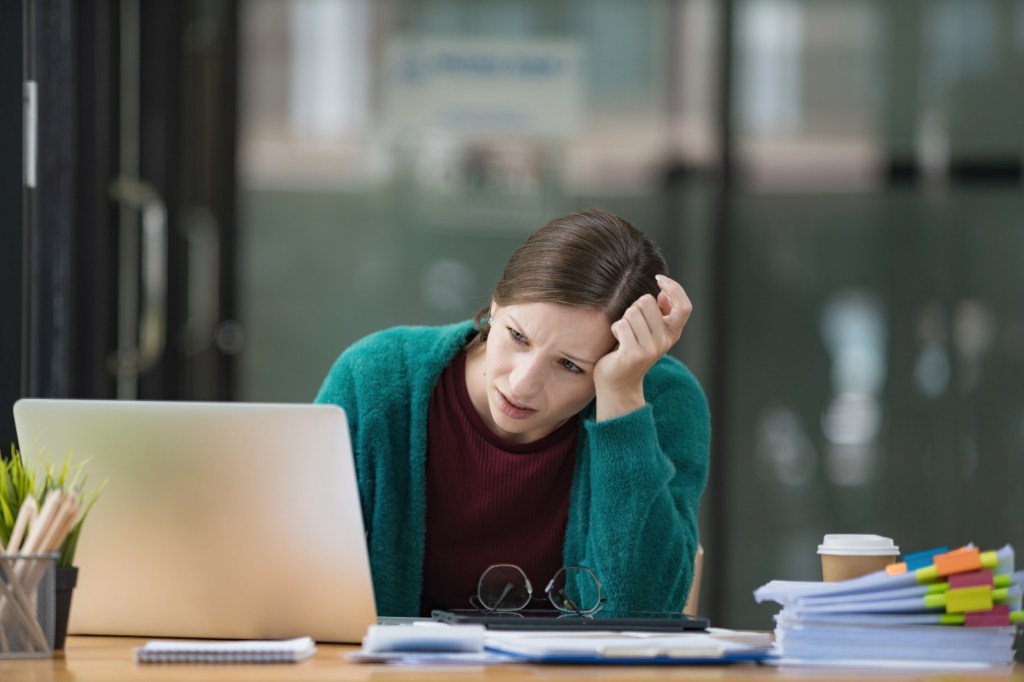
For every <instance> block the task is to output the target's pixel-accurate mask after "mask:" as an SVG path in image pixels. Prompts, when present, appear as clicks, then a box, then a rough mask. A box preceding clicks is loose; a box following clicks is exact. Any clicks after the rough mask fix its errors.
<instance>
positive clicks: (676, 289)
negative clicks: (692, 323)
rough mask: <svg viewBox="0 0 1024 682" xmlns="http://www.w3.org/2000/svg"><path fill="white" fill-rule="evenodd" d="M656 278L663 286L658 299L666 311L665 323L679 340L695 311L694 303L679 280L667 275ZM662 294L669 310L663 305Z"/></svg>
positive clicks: (662, 308)
mask: <svg viewBox="0 0 1024 682" xmlns="http://www.w3.org/2000/svg"><path fill="white" fill-rule="evenodd" d="M655 278H656V279H657V280H658V286H659V287H661V293H660V294H658V301H659V307H660V309H661V311H662V312H663V313H664V319H665V324H666V325H668V328H669V329H670V330H671V334H672V338H673V340H674V341H675V340H678V339H679V336H680V334H682V332H683V327H684V326H686V321H687V320H688V319H690V313H691V312H693V304H692V303H691V302H690V297H689V296H687V295H686V291H685V290H684V289H683V287H682V285H681V284H679V282H677V281H675V280H674V279H672V278H670V277H666V276H665V275H656V276H655ZM662 294H664V296H665V299H666V301H667V303H668V306H669V309H668V310H667V311H666V310H665V307H664V306H663V305H662Z"/></svg>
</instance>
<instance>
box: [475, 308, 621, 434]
mask: <svg viewBox="0 0 1024 682" xmlns="http://www.w3.org/2000/svg"><path fill="white" fill-rule="evenodd" d="M614 345H615V338H614V337H613V336H612V333H611V324H610V323H609V322H608V320H607V318H606V317H605V316H604V313H602V312H601V311H599V310H588V309H582V308H573V307H569V306H564V305H557V304H554V303H524V304H520V305H509V306H498V305H496V304H494V305H492V306H491V331H490V334H489V336H488V337H487V343H486V345H485V350H484V356H483V360H482V363H472V364H471V368H472V369H471V371H469V372H468V374H469V376H467V378H466V383H467V387H468V388H469V393H470V396H471V398H472V399H473V404H474V406H475V407H476V408H477V411H478V412H479V413H480V416H481V417H483V419H484V421H485V422H486V423H487V424H488V426H490V427H491V429H492V430H493V431H494V432H495V433H497V434H498V435H500V436H502V437H503V438H507V439H508V440H512V441H517V442H520V443H530V442H533V441H536V440H539V439H541V438H543V437H544V436H546V435H548V434H549V433H551V432H552V431H554V430H555V429H557V428H558V427H559V426H561V425H562V424H564V423H565V422H566V420H568V419H569V418H571V417H572V416H573V415H575V414H577V413H579V412H580V410H582V409H583V408H584V407H586V406H587V404H588V403H589V402H590V401H591V400H593V399H594V365H595V364H596V363H597V361H598V360H599V359H600V358H601V357H602V356H604V355H605V354H606V353H608V352H610V351H611V350H612V348H613V347H614ZM481 370H482V371H481Z"/></svg>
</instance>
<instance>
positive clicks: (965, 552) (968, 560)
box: [933, 547, 981, 577]
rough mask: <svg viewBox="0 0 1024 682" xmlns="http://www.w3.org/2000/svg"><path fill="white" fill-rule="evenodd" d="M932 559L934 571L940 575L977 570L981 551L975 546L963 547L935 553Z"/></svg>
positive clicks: (979, 565) (979, 564)
mask: <svg viewBox="0 0 1024 682" xmlns="http://www.w3.org/2000/svg"><path fill="white" fill-rule="evenodd" d="M933 561H934V564H935V572H936V574H937V575H939V576H940V577H942V576H947V575H953V574H954V573H966V572H968V571H977V570H978V569H980V568H981V552H980V551H979V550H978V548H977V547H970V548H966V547H965V548H961V549H958V550H956V551H953V552H946V553H945V554H936V555H935V558H934V560H933Z"/></svg>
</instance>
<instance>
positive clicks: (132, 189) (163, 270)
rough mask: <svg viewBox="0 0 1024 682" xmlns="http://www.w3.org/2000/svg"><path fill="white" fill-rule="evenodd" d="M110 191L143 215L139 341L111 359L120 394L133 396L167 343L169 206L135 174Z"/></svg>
mask: <svg viewBox="0 0 1024 682" xmlns="http://www.w3.org/2000/svg"><path fill="white" fill-rule="evenodd" d="M109 194H110V198H111V199H112V200H113V201H114V202H116V203H117V204H118V205H119V206H121V207H122V208H126V209H130V210H135V211H138V212H139V213H140V215H141V217H142V218H141V223H140V232H141V236H142V238H141V242H140V247H141V248H140V250H141V254H142V259H141V265H140V267H139V282H140V283H141V311H140V313H139V315H138V318H137V319H138V330H137V332H138V333H137V343H136V345H134V346H120V345H119V348H118V350H117V351H116V352H115V353H114V354H113V355H112V356H111V358H110V362H109V366H110V370H111V371H112V372H113V373H114V374H115V375H116V376H117V380H118V397H121V398H133V397H134V395H128V393H131V394H134V382H135V381H136V379H137V378H138V376H139V375H140V374H144V373H145V372H147V371H148V370H150V369H152V368H153V366H154V365H156V363H157V361H159V359H160V356H161V355H163V352H164V347H165V346H166V342H167V208H166V206H165V205H164V202H163V199H162V198H161V197H160V193H159V192H157V190H156V188H155V187H153V185H151V184H150V183H148V182H146V181H145V180H141V179H139V178H135V177H129V176H123V175H122V176H120V177H117V178H115V179H114V181H113V182H112V183H111V184H110V188H109ZM123 278H124V273H122V280H123ZM133 285H134V282H125V281H121V282H120V284H119V286H120V287H121V288H122V289H123V288H124V287H128V286H133ZM121 323H124V321H122V322H121ZM128 382H130V384H131V385H132V389H131V390H130V391H129V390H127V389H125V388H124V387H125V386H127V385H128Z"/></svg>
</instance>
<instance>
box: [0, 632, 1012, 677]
mask: <svg viewBox="0 0 1024 682" xmlns="http://www.w3.org/2000/svg"><path fill="white" fill-rule="evenodd" d="M144 641H145V640H142V639H133V638H127V637H69V638H68V641H67V647H66V649H65V650H64V653H63V654H60V653H59V652H58V654H57V656H56V657H54V658H52V659H42V660H0V681H2V682H65V681H71V680H74V682H123V681H124V680H157V681H159V680H189V682H193V681H195V682H201V681H203V680H210V682H229V681H234V680H239V681H241V680H245V681H250V680H251V681H255V682H260V681H261V680H275V681H277V680H283V681H287V680H296V681H298V682H307V681H310V682H311V681H314V680H325V681H326V680H331V681H332V682H337V681H348V680H357V681H363V682H367V681H371V682H372V681H380V682H392V681H393V682H451V681H453V680H454V681H455V682H463V681H466V682H469V681H471V680H487V681H488V682H520V681H523V682H576V681H581V682H605V681H608V682H611V681H613V680H615V681H617V680H623V681H624V682H645V681H646V680H652V681H653V680H658V681H659V682H664V681H665V680H669V681H672V680H685V681H687V682H700V681H702V680H717V681H720V682H721V681H724V682H730V681H733V682H741V681H743V680H759V681H760V680H767V679H775V680H780V681H782V680H800V681H808V680H819V679H825V680H828V682H847V681H849V682H853V681H855V680H856V681H858V682H859V681H860V680H863V679H865V678H867V677H870V678H871V679H878V680H891V681H892V682H909V681H911V680H922V681H930V682H956V681H957V680H963V681H964V682H980V681H982V680H1016V681H1017V682H1024V668H1022V667H1021V666H1020V665H1018V666H1016V668H1014V670H1013V672H1012V673H1008V674H1003V675H991V674H965V675H958V674H952V675H950V674H944V673H918V674H903V675H893V674H885V675H867V674H865V673H864V672H857V671H854V672H842V671H833V670H827V671H826V670H822V669H818V670H798V671H785V670H783V671H780V670H777V669H775V668H771V667H762V666H755V665H749V664H744V665H732V666H702V667H694V666H679V667H665V666H649V667H643V666H541V665H498V666H490V667H471V668H450V667H449V668H443V669H442V668H423V669H418V670H411V669H409V668H395V667H389V666H386V665H365V664H355V663H348V662H346V661H345V659H344V657H343V656H342V654H343V653H344V652H345V651H350V650H351V649H353V648H354V647H351V646H337V645H324V644H320V645H318V651H317V653H316V655H315V656H314V657H313V658H311V659H309V660H307V661H303V662H302V663H297V664H290V663H284V664H265V665H233V664H232V665H185V664H164V665H153V664H150V665H139V664H137V663H134V662H133V661H132V649H133V648H135V647H137V646H139V645H141V644H142V643H143V642H144Z"/></svg>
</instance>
